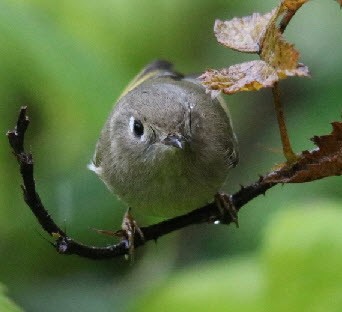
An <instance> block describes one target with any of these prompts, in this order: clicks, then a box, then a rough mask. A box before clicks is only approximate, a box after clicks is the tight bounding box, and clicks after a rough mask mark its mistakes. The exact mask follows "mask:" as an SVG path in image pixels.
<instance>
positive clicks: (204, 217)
mask: <svg viewBox="0 0 342 312" xmlns="http://www.w3.org/2000/svg"><path fill="white" fill-rule="evenodd" d="M26 111H27V108H26V107H22V108H21V110H20V113H19V117H18V121H17V125H16V127H15V129H14V130H11V131H8V132H7V136H8V140H9V143H10V145H11V147H12V149H13V153H14V155H15V156H16V158H17V160H18V162H19V165H20V173H21V176H22V178H23V185H22V190H23V193H24V200H25V202H26V204H27V205H28V206H29V207H30V209H31V211H32V213H33V214H34V215H35V217H36V218H37V220H38V222H39V223H40V225H41V226H42V228H43V229H44V231H46V232H47V233H48V234H49V235H50V236H51V237H53V238H54V239H55V241H54V243H53V245H54V247H55V249H56V250H57V252H59V253H60V254H66V255H71V254H74V255H78V256H81V257H86V258H91V259H108V258H113V257H117V256H121V255H126V254H129V246H128V242H127V239H125V238H123V239H122V240H121V241H120V242H119V243H118V244H115V245H110V246H106V247H95V246H87V245H84V244H82V243H79V242H77V241H75V240H74V239H72V238H71V237H69V236H68V235H67V234H66V233H65V232H64V231H63V230H62V229H61V228H60V227H59V226H58V225H57V224H56V223H55V222H54V221H53V219H52V218H51V216H50V215H49V213H48V211H47V210H46V209H45V207H44V205H43V203H42V202H41V200H40V197H39V195H38V193H37V191H36V186H35V180H34V176H33V168H34V163H33V157H32V154H31V153H27V152H25V150H24V138H25V133H26V130H27V127H28V125H29V119H28V117H27V115H26ZM335 128H336V127H335ZM337 128H338V129H340V130H342V126H341V125H340V126H339V127H337ZM335 130H336V129H335ZM326 137H328V136H326ZM336 137H338V138H339V139H341V134H340V133H339V134H338V135H336ZM317 138H318V139H320V140H321V138H323V137H316V139H317ZM329 138H330V139H331V137H329ZM321 141H322V140H321ZM323 141H324V140H323ZM335 145H336V144H335ZM335 145H334V146H335ZM341 146H342V144H341ZM341 150H342V149H340V150H339V151H340V152H341ZM315 152H317V149H316V150H315ZM308 153H309V152H308ZM331 153H333V152H331ZM303 154H304V153H303ZM323 154H324V153H323ZM310 155H312V154H310ZM341 155H342V154H339V155H337V157H338V159H339V161H340V163H339V166H340V167H339V169H338V170H339V171H338V172H337V173H336V172H330V173H329V174H330V175H337V174H338V173H339V174H341V163H342V162H341ZM317 157H318V158H319V157H322V158H326V155H318V156H317V155H316V158H317ZM301 161H302V163H301V166H298V164H297V162H296V163H295V164H293V165H291V167H290V166H289V165H288V164H287V165H285V166H284V167H283V169H279V170H277V171H274V172H271V173H269V174H268V175H267V176H265V177H260V178H259V180H258V181H257V182H255V183H253V184H251V185H249V186H247V187H241V189H240V190H239V191H238V192H236V193H235V194H233V195H232V196H231V200H232V203H233V205H234V206H235V209H236V210H237V211H239V210H240V209H241V208H242V207H243V206H244V205H246V204H247V203H248V202H249V201H251V200H252V199H253V198H255V197H257V196H259V195H261V194H265V192H266V191H267V190H268V189H270V188H271V187H273V186H275V185H276V184H278V183H285V182H284V181H283V180H281V178H280V176H281V173H283V174H284V172H285V175H286V178H287V179H289V176H291V175H295V174H298V172H299V171H300V170H303V168H304V167H305V161H304V163H303V158H301ZM310 161H311V162H312V161H313V160H312V157H311V158H310ZM310 165H312V163H310ZM303 166H304V167H303ZM275 176H276V177H277V179H276V178H275ZM322 177H324V176H322V175H321V176H319V177H317V178H316V179H318V178H322ZM286 182H291V181H290V180H288V181H286ZM296 182H298V181H296ZM221 218H222V212H220V210H219V209H218V207H217V206H216V204H215V203H211V204H208V205H206V206H204V207H202V208H199V209H195V210H193V211H191V212H189V213H187V214H185V215H182V216H178V217H176V218H172V219H169V220H165V221H163V222H160V223H157V224H154V225H150V226H147V227H142V228H141V231H142V232H143V236H144V240H142V238H141V235H140V234H139V233H136V234H135V237H134V247H135V248H137V247H139V246H141V245H143V244H144V243H145V242H147V241H150V240H154V241H155V240H157V239H158V238H159V237H161V236H163V235H166V234H168V233H170V232H173V231H176V230H179V229H182V228H184V227H186V226H189V225H193V224H199V223H212V222H213V221H215V220H220V219H221ZM232 222H234V220H232V217H231V216H229V215H227V216H224V223H227V224H229V223H232Z"/></svg>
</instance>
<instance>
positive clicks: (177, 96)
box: [90, 61, 238, 217]
mask: <svg viewBox="0 0 342 312" xmlns="http://www.w3.org/2000/svg"><path fill="white" fill-rule="evenodd" d="M224 105H225V104H224V103H222V99H221V98H220V97H216V98H212V97H211V95H210V94H207V93H206V92H205V89H204V87H203V86H201V84H200V83H199V82H198V81H197V80H196V79H194V78H186V77H183V76H182V75H181V74H179V73H176V72H174V71H172V70H171V64H170V63H168V62H165V61H157V62H154V63H152V64H150V65H149V66H147V67H146V68H145V69H144V70H143V71H142V72H141V73H140V74H139V75H138V76H137V77H136V78H135V80H134V81H133V82H132V83H131V84H130V85H129V86H128V88H127V89H126V90H125V91H124V93H123V95H122V96H121V97H120V98H119V100H118V102H117V104H116V105H115V106H114V109H113V111H112V112H111V114H110V116H109V118H108V120H107V122H106V123H105V126H104V128H103V130H102V132H101V135H100V138H99V140H98V143H97V146H96V151H95V155H94V158H93V163H92V165H91V166H90V167H91V169H93V170H94V171H95V172H96V173H97V174H98V175H99V176H100V178H101V179H102V180H103V181H104V182H105V183H106V185H107V186H108V187H109V189H110V190H112V191H113V192H114V193H115V194H116V195H117V196H118V197H119V198H120V199H121V200H122V201H123V202H125V203H126V204H127V205H128V206H129V207H132V208H133V212H134V211H137V212H142V213H145V214H148V215H158V216H164V217H170V216H175V215H178V214H181V213H184V212H187V211H191V210H193V209H195V208H198V207H201V206H203V205H205V204H206V203H208V202H210V201H212V199H213V197H214V195H215V193H217V192H218V191H219V190H220V187H221V186H222V184H223V183H224V182H225V180H226V177H227V174H228V172H229V169H230V168H231V167H233V166H235V165H236V163H237V161H238V147H237V140H236V136H235V134H234V132H233V130H232V125H231V120H230V116H229V113H228V110H227V108H226V107H224Z"/></svg>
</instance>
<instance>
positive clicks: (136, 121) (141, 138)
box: [129, 116, 145, 141]
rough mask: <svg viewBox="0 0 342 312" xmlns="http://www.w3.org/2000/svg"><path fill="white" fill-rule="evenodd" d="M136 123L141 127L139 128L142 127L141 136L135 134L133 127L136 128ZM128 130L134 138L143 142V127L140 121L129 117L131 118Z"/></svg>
mask: <svg viewBox="0 0 342 312" xmlns="http://www.w3.org/2000/svg"><path fill="white" fill-rule="evenodd" d="M137 123H138V124H139V125H141V127H142V134H141V135H140V134H137V133H136V129H135V127H136V124H137ZM129 129H130V130H131V133H133V134H134V136H136V137H138V138H140V141H145V131H144V126H143V124H142V123H141V121H140V120H137V119H135V118H134V117H133V116H131V117H130V118H129Z"/></svg>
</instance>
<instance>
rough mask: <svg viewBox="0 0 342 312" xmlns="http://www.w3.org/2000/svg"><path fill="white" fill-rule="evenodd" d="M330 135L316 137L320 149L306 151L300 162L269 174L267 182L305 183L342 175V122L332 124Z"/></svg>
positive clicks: (315, 141) (313, 139)
mask: <svg viewBox="0 0 342 312" xmlns="http://www.w3.org/2000/svg"><path fill="white" fill-rule="evenodd" d="M332 127H333V131H332V132H331V134H329V135H323V136H315V137H314V138H312V141H313V142H314V143H315V144H316V145H317V147H318V148H316V149H314V150H312V151H304V152H302V154H301V155H300V156H299V158H298V161H297V162H295V163H294V164H292V165H291V166H289V165H286V164H285V165H284V166H283V167H282V168H280V169H279V170H276V171H274V172H272V173H271V174H269V175H268V176H267V177H266V178H265V181H266V182H271V183H273V182H274V183H303V182H309V181H314V180H318V179H322V178H325V177H329V176H339V175H341V174H342V122H333V123H332Z"/></svg>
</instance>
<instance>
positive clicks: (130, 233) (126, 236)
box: [94, 208, 145, 261]
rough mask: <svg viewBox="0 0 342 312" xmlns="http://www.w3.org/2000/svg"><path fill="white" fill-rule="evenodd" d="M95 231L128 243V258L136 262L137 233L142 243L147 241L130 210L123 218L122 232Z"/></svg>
mask: <svg viewBox="0 0 342 312" xmlns="http://www.w3.org/2000/svg"><path fill="white" fill-rule="evenodd" d="M94 230H95V231H96V232H98V233H101V234H105V235H110V236H116V237H120V238H121V239H122V240H123V241H124V242H125V243H126V248H127V249H128V254H127V255H126V257H127V258H128V259H131V261H133V260H134V237H135V234H136V233H137V234H138V235H139V236H140V239H141V240H142V241H144V240H145V238H144V233H143V232H142V231H141V229H140V227H139V226H138V224H137V222H136V221H135V219H134V218H133V216H132V214H131V209H130V208H128V209H127V211H126V213H125V214H124V216H123V219H122V224H121V230H118V231H115V232H113V231H107V230H97V229H94Z"/></svg>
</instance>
